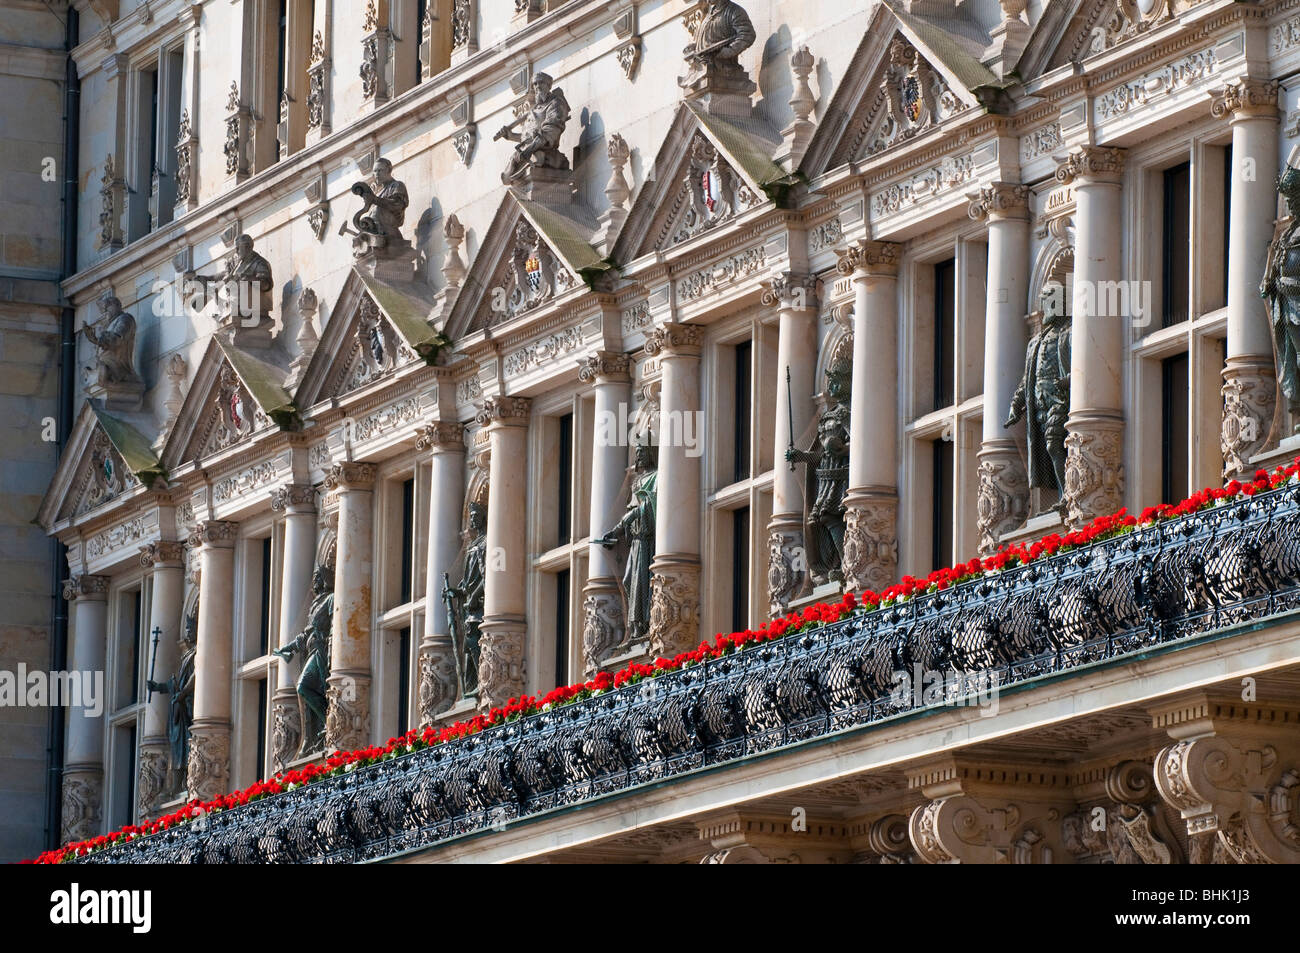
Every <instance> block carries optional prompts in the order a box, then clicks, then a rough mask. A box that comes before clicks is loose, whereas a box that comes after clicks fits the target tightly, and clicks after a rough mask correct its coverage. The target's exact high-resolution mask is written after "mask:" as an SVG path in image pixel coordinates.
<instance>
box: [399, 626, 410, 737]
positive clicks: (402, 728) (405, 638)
mask: <svg viewBox="0 0 1300 953" xmlns="http://www.w3.org/2000/svg"><path fill="white" fill-rule="evenodd" d="M397 652H398V659H397V734H398V735H404V734H406V732H407V731H408V730H409V729H410V727H411V725H410V720H411V719H410V715H409V714H408V713H409V712H410V709H411V628H410V626H407V627H406V628H404V629H403V630H402V631H401V632H399V633H398V634H397Z"/></svg>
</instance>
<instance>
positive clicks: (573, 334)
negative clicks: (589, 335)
mask: <svg viewBox="0 0 1300 953" xmlns="http://www.w3.org/2000/svg"><path fill="white" fill-rule="evenodd" d="M580 347H582V328H581V327H577V326H570V327H567V328H564V329H563V330H560V331H556V332H555V333H554V334H550V335H547V336H546V337H544V338H542V340H540V341H534V342H533V343H532V344H529V345H527V346H526V347H521V348H519V349H518V350H517V351H514V352H513V353H511V354H510V355H509V356H507V357H506V359H505V362H504V363H503V365H502V373H503V374H505V376H506V377H517V376H519V375H520V374H523V373H524V372H525V371H527V370H529V369H531V368H533V367H541V366H542V365H543V364H549V363H550V362H551V361H554V360H555V359H556V358H558V357H559V356H560V355H562V354H568V353H569V352H571V351H576V350H577V349H578V348H580Z"/></svg>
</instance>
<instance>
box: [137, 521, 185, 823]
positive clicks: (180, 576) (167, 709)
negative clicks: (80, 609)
mask: <svg viewBox="0 0 1300 953" xmlns="http://www.w3.org/2000/svg"><path fill="white" fill-rule="evenodd" d="M140 564H141V565H142V566H145V567H146V568H152V569H153V596H152V598H151V601H150V604H149V621H150V632H149V635H148V637H147V638H146V640H145V644H146V646H148V651H149V658H147V659H146V660H145V664H146V665H148V666H150V667H151V668H152V669H153V672H152V675H153V680H154V681H155V682H165V681H167V679H169V678H171V677H172V675H173V674H174V673H175V672H176V666H177V665H178V664H179V662H180V645H179V644H178V640H179V638H180V633H181V601H182V599H183V598H184V595H185V544H184V543H181V542H171V541H168V540H160V541H159V542H156V543H150V544H149V545H148V546H142V547H140ZM155 629H156V630H158V636H157V638H158V647H157V649H156V650H155V649H154V648H153V639H154V635H153V630H155ZM155 652H156V654H155ZM146 671H148V670H146ZM145 697H146V698H148V699H149V701H148V703H147V704H146V705H145V710H144V737H143V738H141V740H140V762H139V767H138V771H137V775H136V805H137V809H138V812H139V817H140V820H141V821H144V820H145V819H147V818H151V817H154V816H155V815H157V813H158V805H159V803H160V802H161V801H162V800H163V795H165V794H168V793H171V791H170V788H169V786H168V783H167V782H168V780H169V779H170V778H172V777H177V776H181V775H183V773H184V771H185V765H180V764H172V763H171V741H170V740H169V739H168V737H167V729H168V726H169V725H170V723H171V696H170V695H168V694H167V693H166V692H153V693H152V696H150V695H148V694H146V696H145Z"/></svg>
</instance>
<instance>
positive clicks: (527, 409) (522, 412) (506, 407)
mask: <svg viewBox="0 0 1300 953" xmlns="http://www.w3.org/2000/svg"><path fill="white" fill-rule="evenodd" d="M532 408H533V402H532V400H530V399H529V398H527V397H501V396H493V397H486V398H484V400H483V409H482V410H480V411H479V412H478V414H477V415H476V416H475V418H474V419H475V420H476V421H477V422H478V424H479V426H481V427H486V426H488V425H490V424H493V423H523V422H526V421H527V420H528V417H529V415H530V414H531V413H532Z"/></svg>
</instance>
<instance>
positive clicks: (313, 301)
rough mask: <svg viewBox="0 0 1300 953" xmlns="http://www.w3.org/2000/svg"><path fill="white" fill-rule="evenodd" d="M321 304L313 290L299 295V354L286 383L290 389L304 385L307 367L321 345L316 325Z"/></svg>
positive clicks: (305, 290)
mask: <svg viewBox="0 0 1300 953" xmlns="http://www.w3.org/2000/svg"><path fill="white" fill-rule="evenodd" d="M319 304H320V303H319V301H318V300H317V298H316V292H315V291H313V290H312V289H311V288H303V289H302V291H301V292H300V293H299V295H298V337H297V338H295V343H296V344H297V345H298V354H297V356H295V357H294V359H293V361H292V362H291V363H290V365H289V379H288V381H287V382H286V383H287V385H288V386H289V387H290V388H293V387H296V386H297V385H298V384H300V383H302V378H303V375H304V374H306V373H307V365H308V364H310V363H311V359H312V355H313V354H315V353H316V345H317V344H319V343H320V338H319V337H317V335H316V324H315V318H316V310H317V308H318V307H319Z"/></svg>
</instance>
